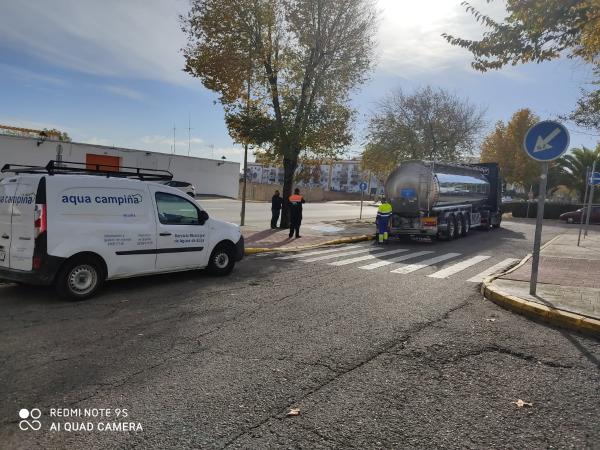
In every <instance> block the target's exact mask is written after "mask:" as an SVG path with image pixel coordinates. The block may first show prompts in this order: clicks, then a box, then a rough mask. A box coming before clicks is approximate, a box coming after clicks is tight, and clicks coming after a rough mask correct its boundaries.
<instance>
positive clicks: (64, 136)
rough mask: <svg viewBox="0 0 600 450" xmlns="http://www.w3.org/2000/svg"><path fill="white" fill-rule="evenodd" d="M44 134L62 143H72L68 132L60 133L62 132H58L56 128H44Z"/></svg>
mask: <svg viewBox="0 0 600 450" xmlns="http://www.w3.org/2000/svg"><path fill="white" fill-rule="evenodd" d="M42 133H44V134H45V135H46V136H49V137H51V138H53V139H57V140H59V141H62V142H71V137H70V136H69V134H68V133H67V132H66V131H60V130H57V129H56V128H52V129H48V128H44V130H43V131H42Z"/></svg>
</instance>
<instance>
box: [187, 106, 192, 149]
mask: <svg viewBox="0 0 600 450" xmlns="http://www.w3.org/2000/svg"><path fill="white" fill-rule="evenodd" d="M191 152H192V115H191V113H188V156H190V153H191Z"/></svg>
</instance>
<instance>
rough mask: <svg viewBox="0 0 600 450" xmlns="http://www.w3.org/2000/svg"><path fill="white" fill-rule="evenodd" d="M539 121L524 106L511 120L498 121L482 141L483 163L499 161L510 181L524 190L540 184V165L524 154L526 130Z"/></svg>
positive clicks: (506, 177)
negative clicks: (505, 121) (506, 121)
mask: <svg viewBox="0 0 600 450" xmlns="http://www.w3.org/2000/svg"><path fill="white" fill-rule="evenodd" d="M538 121H539V118H538V117H537V116H535V115H534V114H533V113H532V112H531V111H530V110H529V109H526V108H525V109H520V110H519V111H517V112H515V113H514V114H513V116H512V117H511V119H510V120H509V121H508V123H506V124H505V123H504V122H502V121H499V122H497V123H496V127H495V129H494V130H493V131H492V132H491V133H490V134H489V135H488V136H486V137H485V139H484V140H483V143H482V145H481V156H480V159H481V162H497V163H498V164H499V165H500V170H501V171H502V176H503V177H504V180H505V181H506V182H508V183H514V184H517V185H520V186H522V187H523V188H525V189H529V187H530V186H534V187H535V186H537V184H538V183H537V181H538V179H539V176H540V164H539V163H538V162H536V161H534V160H533V159H531V158H530V157H529V156H528V155H527V154H526V153H525V151H524V150H523V140H524V139H525V134H526V133H527V130H528V129H529V128H530V127H531V126H533V125H534V124H535V123H536V122H538Z"/></svg>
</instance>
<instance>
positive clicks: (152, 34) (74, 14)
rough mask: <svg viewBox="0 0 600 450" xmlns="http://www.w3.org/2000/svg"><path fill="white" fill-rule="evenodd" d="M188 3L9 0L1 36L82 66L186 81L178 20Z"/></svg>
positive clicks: (32, 52) (65, 64)
mask: <svg viewBox="0 0 600 450" xmlns="http://www.w3.org/2000/svg"><path fill="white" fill-rule="evenodd" d="M187 8H188V3H187V1H185V0H174V1H163V0H127V1H122V0H103V1H99V2H90V1H72V0H53V2H52V6H51V7H49V6H48V2H47V1H46V0H28V1H26V2H19V1H15V2H5V4H3V7H2V21H0V40H2V41H3V42H4V43H5V44H6V43H7V42H8V43H9V44H12V46H14V47H15V48H18V49H19V51H21V52H25V53H28V54H30V55H34V56H36V57H38V58H42V59H44V60H46V61H48V62H50V63H51V64H54V65H58V66H61V67H66V68H68V69H72V70H76V71H79V72H84V73H89V74H93V75H99V76H115V77H129V78H140V79H153V80H161V81H167V82H171V83H176V84H187V83H190V82H191V81H192V80H191V78H190V77H189V76H188V75H187V74H185V73H184V72H183V71H182V68H183V66H184V59H183V56H182V55H181V53H180V51H179V50H180V49H181V48H182V47H183V46H184V45H185V35H184V34H183V32H182V31H181V30H180V26H179V22H178V15H179V14H180V13H184V12H185V11H186V10H187Z"/></svg>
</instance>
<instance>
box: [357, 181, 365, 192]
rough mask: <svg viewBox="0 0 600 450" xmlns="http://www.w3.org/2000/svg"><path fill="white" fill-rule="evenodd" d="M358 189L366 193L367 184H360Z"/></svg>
mask: <svg viewBox="0 0 600 450" xmlns="http://www.w3.org/2000/svg"><path fill="white" fill-rule="evenodd" d="M358 187H359V188H360V190H361V191H366V190H367V183H365V182H364V181H363V182H362V183H360V184H359V185H358Z"/></svg>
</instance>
